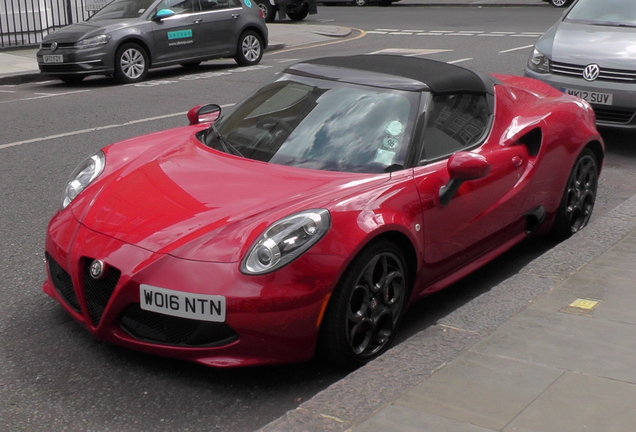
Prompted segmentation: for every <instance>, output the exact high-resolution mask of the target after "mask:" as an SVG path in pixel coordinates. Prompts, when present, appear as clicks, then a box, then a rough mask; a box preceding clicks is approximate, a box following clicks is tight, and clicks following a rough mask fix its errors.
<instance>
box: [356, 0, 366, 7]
mask: <svg viewBox="0 0 636 432" xmlns="http://www.w3.org/2000/svg"><path fill="white" fill-rule="evenodd" d="M354 2H355V4H356V6H361V7H363V6H368V5H369V0H354Z"/></svg>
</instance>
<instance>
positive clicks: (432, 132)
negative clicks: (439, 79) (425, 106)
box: [420, 94, 490, 160]
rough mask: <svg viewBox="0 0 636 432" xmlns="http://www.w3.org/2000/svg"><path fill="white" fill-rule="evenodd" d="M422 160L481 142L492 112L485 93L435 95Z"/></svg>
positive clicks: (428, 119)
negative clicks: (489, 109)
mask: <svg viewBox="0 0 636 432" xmlns="http://www.w3.org/2000/svg"><path fill="white" fill-rule="evenodd" d="M426 116H427V120H426V128H425V129H424V142H423V150H422V155H421V157H420V159H421V160H433V159H437V158H440V157H442V156H448V155H451V154H453V153H455V152H457V151H459V150H464V149H466V148H468V147H470V146H472V145H473V144H476V143H478V142H479V140H480V139H481V138H482V137H483V135H484V133H485V132H486V128H487V127H488V123H489V119H490V114H489V111H488V103H487V101H486V96H485V95H480V94H454V95H441V96H434V97H433V102H432V107H431V109H429V110H428V111H427V113H426Z"/></svg>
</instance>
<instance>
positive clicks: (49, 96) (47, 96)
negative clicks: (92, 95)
mask: <svg viewBox="0 0 636 432" xmlns="http://www.w3.org/2000/svg"><path fill="white" fill-rule="evenodd" d="M89 91H90V90H75V91H71V92H64V93H33V94H35V95H39V96H34V97H25V98H20V99H13V100H8V101H0V104H5V103H12V102H21V101H29V100H36V99H46V98H51V97H55V96H66V95H70V94H76V93H86V92H89Z"/></svg>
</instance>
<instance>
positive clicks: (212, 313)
mask: <svg viewBox="0 0 636 432" xmlns="http://www.w3.org/2000/svg"><path fill="white" fill-rule="evenodd" d="M139 300H140V304H141V308H142V309H143V310H147V311H152V312H157V313H160V314H164V315H172V316H176V317H181V318H190V319H196V320H201V321H214V322H224V321H225V297H223V296H219V295H206V294H193V293H185V292H183V291H174V290H169V289H166V288H159V287H155V286H151V285H145V284H141V285H140V286H139Z"/></svg>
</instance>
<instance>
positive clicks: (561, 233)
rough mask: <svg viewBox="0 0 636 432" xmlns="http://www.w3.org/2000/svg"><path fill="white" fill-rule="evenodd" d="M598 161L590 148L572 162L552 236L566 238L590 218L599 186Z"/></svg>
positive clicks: (583, 225) (582, 226) (578, 229)
mask: <svg viewBox="0 0 636 432" xmlns="http://www.w3.org/2000/svg"><path fill="white" fill-rule="evenodd" d="M598 174H599V170H598V161H597V160H596V156H595V155H594V153H593V152H592V151H591V150H590V149H587V148H586V149H583V151H582V152H581V154H580V155H579V157H578V158H577V159H576V162H575V163H574V167H573V168H572V172H571V173H570V177H569V178H568V182H567V185H566V186H565V190H564V191H563V197H562V198H561V204H560V205H559V210H558V212H557V216H556V219H555V221H554V225H552V232H551V233H552V235H553V236H554V237H556V238H557V239H559V240H565V239H567V238H569V237H571V236H572V234H574V233H576V232H578V231H580V230H581V229H583V228H584V227H585V226H586V225H587V224H588V222H589V221H590V217H592V211H593V210H594V204H595V202H596V191H597V189H598Z"/></svg>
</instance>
